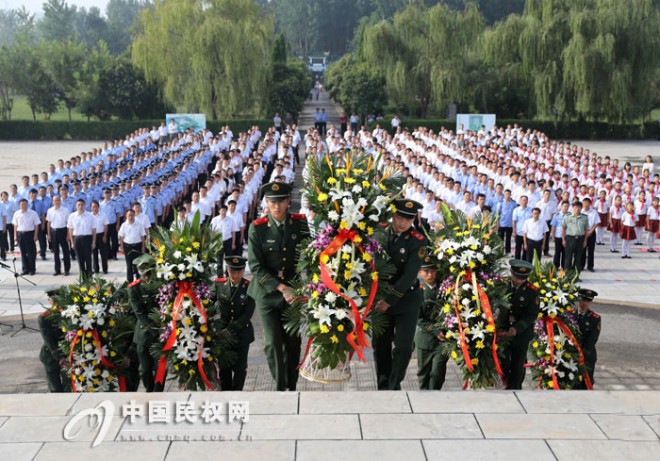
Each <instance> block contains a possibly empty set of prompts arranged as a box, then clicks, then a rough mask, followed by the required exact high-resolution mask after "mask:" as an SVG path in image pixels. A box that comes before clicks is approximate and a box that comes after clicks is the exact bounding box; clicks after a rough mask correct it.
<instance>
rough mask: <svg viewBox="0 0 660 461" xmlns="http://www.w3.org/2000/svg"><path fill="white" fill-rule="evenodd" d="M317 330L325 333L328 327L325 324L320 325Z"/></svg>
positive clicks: (328, 329)
mask: <svg viewBox="0 0 660 461" xmlns="http://www.w3.org/2000/svg"><path fill="white" fill-rule="evenodd" d="M319 330H320V331H321V333H327V332H329V331H330V328H328V326H327V325H321V326H320V327H319Z"/></svg>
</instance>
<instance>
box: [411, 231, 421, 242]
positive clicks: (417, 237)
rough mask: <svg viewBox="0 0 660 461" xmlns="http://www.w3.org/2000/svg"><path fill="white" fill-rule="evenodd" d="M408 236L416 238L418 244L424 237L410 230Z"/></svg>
mask: <svg viewBox="0 0 660 461" xmlns="http://www.w3.org/2000/svg"><path fill="white" fill-rule="evenodd" d="M410 236H411V237H414V238H416V239H417V240H419V241H420V242H423V241H424V236H423V235H422V234H420V233H419V232H417V231H414V230H411V231H410Z"/></svg>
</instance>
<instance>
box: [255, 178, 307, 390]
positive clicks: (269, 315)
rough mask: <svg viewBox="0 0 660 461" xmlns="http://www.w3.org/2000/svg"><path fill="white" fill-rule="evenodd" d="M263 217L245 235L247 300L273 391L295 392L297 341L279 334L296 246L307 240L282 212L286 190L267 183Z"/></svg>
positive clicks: (294, 218)
mask: <svg viewBox="0 0 660 461" xmlns="http://www.w3.org/2000/svg"><path fill="white" fill-rule="evenodd" d="M262 193H263V195H264V196H265V198H266V203H267V206H268V216H266V217H263V218H260V219H257V220H255V221H253V222H252V226H250V230H249V232H248V264H249V265H250V270H251V271H252V275H253V278H252V283H251V284H250V286H249V287H248V294H249V295H250V296H251V297H252V298H253V299H254V300H255V302H256V306H257V311H258V312H259V316H260V318H261V324H262V326H263V329H264V352H265V354H266V358H267V360H268V366H269V367H270V372H271V375H272V376H273V379H274V380H275V383H276V388H277V390H278V391H284V390H287V389H288V390H290V391H293V390H295V389H296V383H297V382H298V369H297V367H298V362H299V360H300V337H299V336H297V335H290V334H288V333H287V332H286V331H285V330H284V320H283V318H282V317H283V313H284V310H285V308H286V306H287V304H288V303H291V302H292V301H293V300H294V292H293V289H292V288H291V286H290V283H291V281H292V280H293V279H294V278H295V276H296V265H297V264H298V260H299V258H300V255H299V252H298V251H297V250H296V246H297V245H298V242H300V241H301V240H303V239H305V238H307V237H308V236H309V227H308V226H307V218H306V217H305V215H303V214H291V213H289V212H288V211H287V209H288V207H289V204H290V202H291V186H290V185H289V184H286V183H277V182H272V183H268V184H265V185H264V186H263V187H262Z"/></svg>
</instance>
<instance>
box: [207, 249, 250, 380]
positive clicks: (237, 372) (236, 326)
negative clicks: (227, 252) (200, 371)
mask: <svg viewBox="0 0 660 461" xmlns="http://www.w3.org/2000/svg"><path fill="white" fill-rule="evenodd" d="M245 261H246V259H245V258H244V257H242V256H227V257H225V266H226V267H227V272H228V274H229V278H228V279H227V278H225V277H221V278H217V279H215V298H216V302H217V303H218V312H219V313H220V319H219V321H220V331H221V334H225V335H231V336H233V337H234V338H235V339H236V344H235V345H234V351H235V352H236V362H235V364H234V365H233V366H231V367H226V368H223V369H221V370H220V388H221V390H223V391H242V390H243V385H244V384H245V378H246V377H247V365H248V351H249V350H250V343H252V342H253V341H254V328H253V327H252V321H251V320H250V319H252V315H253V314H254V299H252V298H251V297H250V296H249V295H248V293H247V292H248V287H249V286H250V282H249V281H248V280H245V279H244V278H243V275H244V274H245Z"/></svg>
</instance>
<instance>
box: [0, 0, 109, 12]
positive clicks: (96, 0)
mask: <svg viewBox="0 0 660 461" xmlns="http://www.w3.org/2000/svg"><path fill="white" fill-rule="evenodd" d="M66 3H68V4H69V5H76V6H78V7H83V6H84V7H85V8H87V9H89V8H90V7H92V6H96V7H98V8H99V9H100V10H101V13H103V14H105V5H106V4H107V3H108V0H67V2H66ZM43 4H44V0H0V9H3V10H9V9H18V8H20V7H21V6H23V5H25V8H26V9H27V10H28V11H30V12H32V13H37V14H41V13H42V6H43Z"/></svg>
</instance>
